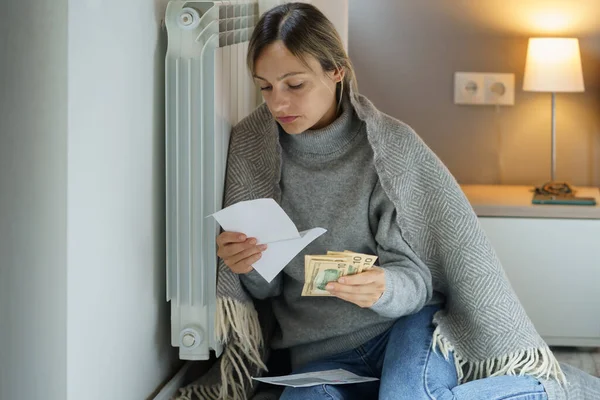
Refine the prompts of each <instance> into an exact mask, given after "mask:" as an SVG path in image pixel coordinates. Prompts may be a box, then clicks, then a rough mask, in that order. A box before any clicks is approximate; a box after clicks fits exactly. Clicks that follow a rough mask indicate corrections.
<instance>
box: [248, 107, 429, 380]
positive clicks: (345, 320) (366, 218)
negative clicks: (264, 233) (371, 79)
mask: <svg viewBox="0 0 600 400" xmlns="http://www.w3.org/2000/svg"><path fill="white" fill-rule="evenodd" d="M280 143H281V146H282V150H283V151H282V157H283V160H282V161H283V162H282V175H281V189H282V191H281V192H282V197H281V206H282V208H283V209H284V210H285V212H286V213H287V214H288V215H289V216H290V218H291V219H292V221H294V223H295V224H296V226H297V228H298V230H299V231H303V230H305V229H310V228H314V227H323V228H325V229H327V232H326V233H325V234H324V235H322V236H320V237H319V238H317V239H316V240H315V241H313V242H312V243H310V244H309V245H308V246H307V247H306V248H305V249H304V250H303V251H301V252H300V253H299V254H298V255H297V256H296V257H295V258H294V259H293V260H292V261H290V263H289V264H288V265H287V266H286V267H285V269H284V270H283V271H282V272H280V273H279V275H278V276H277V277H276V278H275V279H274V280H273V281H271V283H267V282H266V281H265V280H264V279H263V278H262V277H261V276H260V275H259V274H258V273H257V272H256V271H251V272H250V273H248V274H246V275H242V276H241V280H242V283H243V285H244V286H245V287H246V289H247V290H248V291H249V292H250V294H251V295H252V296H254V297H255V298H259V299H264V298H267V297H272V298H273V310H274V313H275V316H276V318H277V321H278V324H279V327H278V330H277V332H276V335H275V338H274V340H273V343H272V346H273V348H276V349H277V348H289V349H290V353H291V359H292V367H293V368H294V369H295V368H297V367H299V366H301V365H303V364H304V363H307V362H309V361H313V360H316V359H319V358H322V357H325V356H328V355H333V354H336V353H339V352H343V351H346V350H350V349H353V348H355V347H358V346H359V345H361V344H363V343H364V342H366V341H368V340H370V339H372V338H373V337H375V336H377V335H379V334H380V333H383V332H384V331H386V330H387V329H389V328H390V327H391V326H392V324H393V323H394V320H395V319H397V318H399V317H401V316H403V315H408V314H412V313H415V312H418V311H419V310H420V309H421V308H422V307H423V306H425V305H426V304H427V303H428V302H439V301H440V299H439V297H438V296H437V294H436V296H435V297H434V296H433V293H432V282H431V280H432V279H431V274H430V271H429V269H428V268H420V267H419V266H418V265H417V263H415V262H413V261H412V260H413V259H415V258H416V255H415V254H414V252H413V251H412V250H411V249H410V247H409V246H408V245H407V244H406V242H405V241H404V240H403V239H402V236H401V233H400V230H399V228H398V226H397V224H396V222H395V221H396V210H395V208H394V205H393V204H392V202H391V201H390V200H389V198H388V197H387V195H386V194H385V192H384V191H383V189H382V187H381V185H380V184H379V181H378V177H377V173H376V172H375V168H374V165H373V151H372V149H371V146H370V145H369V143H368V141H367V134H366V128H365V126H364V123H363V122H362V121H360V120H359V119H358V117H357V116H356V114H355V112H354V110H353V108H352V106H351V104H350V103H349V102H345V103H344V105H343V112H342V114H341V115H340V116H339V117H338V118H337V119H336V120H335V121H334V122H333V123H332V124H330V125H329V126H327V127H325V128H323V129H319V130H309V131H307V132H304V133H301V134H294V135H290V134H287V133H285V132H284V131H283V130H282V129H280ZM327 250H333V251H343V250H351V251H354V252H358V253H367V254H374V255H377V256H378V257H379V258H378V265H379V266H380V267H381V268H383V270H384V272H385V292H384V293H383V295H382V297H381V298H380V299H379V300H378V301H377V302H376V303H375V304H374V305H373V306H372V307H370V308H361V307H359V306H357V305H355V304H353V303H350V302H347V301H344V300H341V299H338V298H336V297H302V296H301V293H302V287H303V286H304V255H305V254H326V253H327Z"/></svg>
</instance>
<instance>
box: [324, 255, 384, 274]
mask: <svg viewBox="0 0 600 400" xmlns="http://www.w3.org/2000/svg"><path fill="white" fill-rule="evenodd" d="M327 254H331V255H350V256H352V265H354V266H355V267H356V269H357V271H356V272H355V273H357V274H359V273H361V272H363V271H366V270H368V269H369V268H371V267H372V266H373V265H375V262H376V261H377V256H374V255H371V254H362V253H355V252H353V251H350V250H344V251H342V252H339V251H328V252H327Z"/></svg>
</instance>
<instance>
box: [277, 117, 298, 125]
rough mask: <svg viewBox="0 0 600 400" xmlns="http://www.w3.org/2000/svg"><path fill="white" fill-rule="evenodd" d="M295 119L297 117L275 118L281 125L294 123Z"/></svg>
mask: <svg viewBox="0 0 600 400" xmlns="http://www.w3.org/2000/svg"><path fill="white" fill-rule="evenodd" d="M296 118H298V117H277V121H279V122H281V123H282V124H289V123H292V122H294V121H295V120H296Z"/></svg>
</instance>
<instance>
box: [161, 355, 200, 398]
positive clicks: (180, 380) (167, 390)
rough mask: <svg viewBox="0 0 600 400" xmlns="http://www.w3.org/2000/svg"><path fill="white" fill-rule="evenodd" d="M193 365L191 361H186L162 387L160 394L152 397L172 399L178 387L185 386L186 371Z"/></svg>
mask: <svg viewBox="0 0 600 400" xmlns="http://www.w3.org/2000/svg"><path fill="white" fill-rule="evenodd" d="M191 365H192V363H191V362H186V363H185V364H184V365H183V367H181V369H180V370H179V371H178V372H177V373H176V374H175V375H174V376H173V378H171V380H170V381H168V382H167V383H166V384H165V385H164V386H163V387H162V389H161V390H160V391H159V392H158V394H157V395H156V396H154V397H153V398H152V400H170V399H171V398H172V397H173V396H174V395H175V394H177V389H179V388H180V387H183V386H184V384H185V377H186V373H187V371H188V369H189V368H190V366H191Z"/></svg>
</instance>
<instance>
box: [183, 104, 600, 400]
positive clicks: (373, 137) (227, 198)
mask: <svg viewBox="0 0 600 400" xmlns="http://www.w3.org/2000/svg"><path fill="white" fill-rule="evenodd" d="M351 98H352V104H353V105H354V107H355V109H356V112H357V114H358V116H359V118H360V119H361V120H363V121H365V123H366V127H367V136H368V139H369V143H370V145H371V146H372V148H373V152H374V163H375V168H376V171H377V173H378V176H379V179H380V182H381V185H382V187H383V188H384V190H385V191H386V193H387V195H388V196H389V198H390V199H391V201H392V202H393V203H394V205H395V206H396V209H397V223H398V225H399V227H400V229H401V232H402V235H403V237H404V239H405V241H406V242H407V243H408V244H409V245H410V246H411V248H412V249H413V250H414V251H415V253H416V254H417V255H418V256H419V258H420V260H421V262H422V263H423V264H425V265H427V266H428V267H429V268H430V270H431V272H432V276H433V285H434V290H436V291H439V292H441V293H444V294H445V296H446V299H447V302H446V306H445V309H443V310H441V311H440V312H438V313H437V314H436V315H435V318H434V323H435V324H436V330H435V333H434V341H433V343H434V346H435V348H436V350H438V351H441V352H442V354H444V355H447V354H448V352H449V351H453V352H454V354H455V366H456V369H457V372H458V376H459V379H460V382H461V383H463V382H467V381H470V380H474V379H480V378H484V377H489V376H496V375H505V374H513V375H516V374H528V375H532V376H535V377H537V378H538V379H540V380H541V381H542V383H543V384H544V387H545V388H546V390H547V392H548V394H549V398H550V400H563V399H577V400H588V399H589V400H592V399H595V400H598V399H600V380H599V379H597V378H594V377H591V376H589V375H586V374H584V373H583V372H581V371H579V370H575V369H573V368H569V367H568V366H566V367H563V368H561V365H560V364H559V363H558V362H557V360H556V359H555V357H554V355H553V354H552V352H551V350H550V349H549V348H548V346H547V345H546V343H545V342H544V341H543V340H542V338H541V337H540V336H539V335H538V333H537V332H536V330H535V328H534V327H533V324H532V323H531V321H530V320H529V318H528V317H527V315H526V313H525V311H524V310H523V307H522V306H521V304H520V302H519V300H518V299H517V296H516V295H515V293H514V291H513V289H512V287H511V285H510V283H509V281H508V279H507V277H506V275H505V273H504V270H503V268H502V265H501V264H500V261H499V260H498V258H497V256H496V254H495V252H494V249H493V248H492V246H491V244H490V242H489V240H488V239H487V237H486V235H485V233H484V231H483V230H482V228H481V227H480V225H479V222H478V219H477V216H476V215H475V213H474V212H473V210H472V208H471V206H470V204H469V202H468V200H467V199H466V197H465V196H464V194H463V192H462V190H461V189H460V186H459V185H458V184H457V182H456V181H455V179H454V178H453V176H452V175H451V174H450V172H449V171H448V170H447V169H446V167H445V166H444V165H443V163H442V162H441V161H440V160H439V159H438V158H437V157H436V155H435V154H434V153H433V152H432V151H431V150H430V149H429V148H428V147H427V146H426V144H425V143H424V142H423V141H422V140H421V139H420V138H419V137H418V136H417V134H416V133H415V132H414V131H413V130H412V129H411V128H410V127H409V126H407V125H406V124H404V123H402V122H400V121H398V120H396V119H394V118H392V117H390V116H388V115H385V114H383V113H381V112H380V111H378V110H377V109H376V108H375V107H374V106H373V104H372V103H371V102H370V101H369V100H367V99H366V98H365V97H363V96H360V95H356V96H354V95H352V96H351ZM280 171H281V148H280V145H279V136H278V130H277V124H276V122H275V121H274V119H273V118H272V116H271V114H270V112H269V110H268V108H267V107H266V105H265V104H263V105H262V106H260V107H258V108H257V109H256V110H255V111H254V112H253V113H252V114H251V115H249V116H248V117H246V118H245V119H244V120H243V121H241V122H240V123H239V124H238V125H236V126H235V128H234V129H233V131H232V134H231V139H230V145H229V155H228V164H227V173H226V178H225V194H224V204H223V206H224V207H227V206H230V205H232V204H235V203H237V202H239V201H243V200H251V199H258V198H267V197H268V198H273V199H275V200H276V201H279V200H280V197H281V191H280V188H279V177H280ZM217 303H218V312H217V314H218V316H217V336H218V337H219V338H220V340H221V341H222V342H223V343H224V344H225V349H224V352H223V355H222V356H221V357H220V358H219V359H218V360H217V362H216V363H215V364H214V365H213V367H212V369H210V370H209V372H208V373H207V374H206V375H204V376H202V377H200V378H199V379H198V380H197V381H195V382H193V383H191V384H190V385H188V386H186V387H184V388H181V389H180V393H179V395H178V396H177V397H176V398H177V399H178V400H188V399H190V400H192V399H234V400H237V399H248V398H251V397H252V396H253V395H254V392H255V385H253V383H252V380H251V379H250V376H257V375H260V374H262V373H263V372H264V369H265V360H266V359H267V357H268V356H269V339H270V335H271V333H272V332H273V327H274V321H273V319H274V318H273V315H272V314H271V313H270V308H269V305H268V303H264V302H258V301H254V300H253V299H252V298H251V297H250V296H249V295H248V294H247V293H246V292H245V290H244V289H243V287H242V285H241V283H240V280H239V278H238V276H237V275H236V274H234V273H232V272H231V271H230V270H229V268H228V267H227V266H226V265H225V264H224V263H223V262H222V260H219V263H218V281H217ZM565 383H567V385H565ZM575 396H576V397H575Z"/></svg>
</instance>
